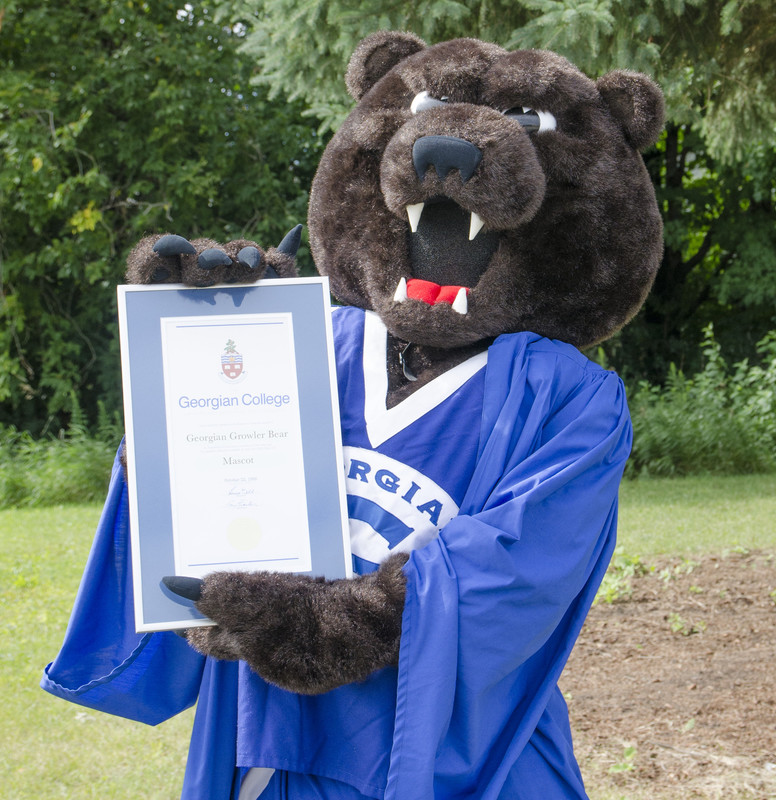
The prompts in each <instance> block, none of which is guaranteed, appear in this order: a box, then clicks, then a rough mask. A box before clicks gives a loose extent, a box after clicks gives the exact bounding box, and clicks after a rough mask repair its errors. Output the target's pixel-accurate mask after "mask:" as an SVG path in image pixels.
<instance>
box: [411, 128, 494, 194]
mask: <svg viewBox="0 0 776 800" xmlns="http://www.w3.org/2000/svg"><path fill="white" fill-rule="evenodd" d="M480 161H482V150H480V148H479V147H477V146H476V145H473V144H472V143H471V142H467V141H466V140H465V139H459V138H458V137H457V136H421V137H420V139H416V141H415V144H414V145H412V163H413V164H414V166H415V172H417V174H418V178H420V180H423V178H424V177H425V176H426V170H427V169H428V168H429V167H431V166H433V167H434V169H435V170H436V174H437V177H438V178H439V179H440V180H444V179H445V178H446V177H447V174H448V173H449V172H450V170H451V169H457V170H458V172H459V173H460V175H461V181H462V182H463V183H466V181H468V180H469V178H471V176H472V175H473V174H474V170H475V169H477V165H478V164H479V163H480Z"/></svg>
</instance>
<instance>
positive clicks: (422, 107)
mask: <svg viewBox="0 0 776 800" xmlns="http://www.w3.org/2000/svg"><path fill="white" fill-rule="evenodd" d="M446 105H447V98H446V97H442V98H441V99H439V100H437V98H436V97H432V96H431V95H430V94H429V93H428V92H425V91H424V92H421V93H420V94H416V95H415V97H413V98H412V103H411V104H410V111H411V112H412V113H413V114H417V113H418V112H419V111H427V110H428V109H429V108H434V107H436V106H446Z"/></svg>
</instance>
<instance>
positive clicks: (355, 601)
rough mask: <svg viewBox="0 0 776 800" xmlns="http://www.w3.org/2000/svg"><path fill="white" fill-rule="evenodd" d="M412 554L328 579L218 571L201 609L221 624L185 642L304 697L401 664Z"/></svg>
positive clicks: (210, 580) (207, 586) (199, 604)
mask: <svg viewBox="0 0 776 800" xmlns="http://www.w3.org/2000/svg"><path fill="white" fill-rule="evenodd" d="M407 558H408V556H407V555H406V554H403V553H399V554H396V555H394V556H391V557H390V558H389V559H388V560H387V561H386V562H385V563H383V565H382V566H381V567H380V569H379V570H378V571H377V572H373V573H371V574H370V575H364V576H362V577H360V578H357V579H355V580H337V581H328V582H327V581H324V580H323V579H320V578H319V579H313V578H309V577H305V576H302V575H286V574H281V573H273V572H215V573H213V574H212V575H209V576H208V577H207V578H206V579H205V582H204V586H203V590H202V599H201V600H199V601H198V602H197V607H198V608H199V609H200V610H201V611H202V612H203V613H204V614H207V616H208V617H210V619H212V620H213V621H215V622H217V623H218V627H215V628H194V629H192V630H189V631H188V633H187V638H188V640H189V642H190V643H191V644H192V645H193V646H194V647H195V648H196V649H197V650H199V651H201V652H203V653H205V654H208V655H212V656H215V657H216V658H221V659H242V660H243V661H246V662H247V663H248V664H249V665H250V666H251V668H252V669H254V670H255V671H256V672H257V673H258V674H259V675H261V676H262V677H263V678H264V679H265V680H267V681H269V682H270V683H274V684H276V685H277V686H280V687H282V688H283V689H288V690H289V691H292V692H300V693H302V694H316V693H319V692H326V691H329V690H330V689H334V688H335V687H337V686H341V685H342V684H343V683H351V682H353V681H360V680H364V678H366V677H367V676H368V675H370V674H371V673H372V672H374V671H375V670H377V669H380V668H381V667H385V666H389V665H395V664H397V663H398V659H399V638H400V636H401V614H402V609H403V607H404V592H405V587H406V580H405V578H404V574H403V572H402V567H403V566H404V564H405V563H406V562H407Z"/></svg>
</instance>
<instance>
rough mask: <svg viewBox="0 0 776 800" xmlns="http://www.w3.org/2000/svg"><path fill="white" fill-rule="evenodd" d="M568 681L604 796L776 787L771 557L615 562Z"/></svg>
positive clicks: (775, 790)
mask: <svg viewBox="0 0 776 800" xmlns="http://www.w3.org/2000/svg"><path fill="white" fill-rule="evenodd" d="M605 586H606V587H608V590H607V597H608V600H609V601H610V602H606V601H600V602H599V603H598V604H597V605H595V606H594V607H593V609H592V610H591V612H590V615H589V617H588V619H587V622H586V623H585V627H584V629H583V631H582V634H581V636H580V638H579V641H578V643H577V646H576V648H575V649H574V652H573V653H572V656H571V659H570V661H569V664H568V666H567V668H566V671H565V672H564V675H563V679H562V680H561V688H562V689H563V692H564V694H565V695H566V698H567V700H568V703H569V710H570V713H571V720H572V728H573V730H574V738H575V750H576V753H577V758H578V759H579V761H580V765H581V766H582V770H583V774H584V776H585V781H586V784H587V788H588V791H589V793H590V796H591V798H593V800H598V798H623V797H627V798H628V800H630V798H642V797H643V798H666V799H667V798H671V800H673V799H674V798H679V797H681V798H682V799H683V800H686V799H689V798H704V800H705V799H706V798H709V799H712V798H713V800H723V799H724V800H732V798H741V799H743V798H747V799H749V798H751V799H752V800H774V798H776V557H775V556H774V554H773V553H765V552H745V553H730V554H727V555H725V556H716V557H702V558H698V559H697V560H682V559H674V560H663V561H657V560H656V561H654V562H650V563H649V564H648V565H644V564H641V563H638V562H636V563H634V562H633V561H625V562H622V561H620V562H619V563H617V562H616V563H615V568H614V569H613V570H612V571H610V574H609V576H608V578H607V584H605Z"/></svg>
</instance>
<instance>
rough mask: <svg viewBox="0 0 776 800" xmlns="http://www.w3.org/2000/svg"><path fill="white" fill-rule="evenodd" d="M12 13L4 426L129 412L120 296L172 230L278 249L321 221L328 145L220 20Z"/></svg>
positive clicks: (2, 157) (6, 123)
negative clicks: (145, 241) (124, 400)
mask: <svg viewBox="0 0 776 800" xmlns="http://www.w3.org/2000/svg"><path fill="white" fill-rule="evenodd" d="M181 5H182V4H179V3H174V2H170V1H169V0H162V2H155V3H150V2H144V1H142V0H114V1H113V2H108V3H106V2H98V0H84V2H81V3H78V4H77V5H74V4H69V3H64V4H63V3H54V2H52V1H51V0H47V1H46V2H41V3H37V4H26V3H14V2H12V3H6V4H5V6H4V9H3V12H4V13H3V17H2V22H1V23H0V24H1V25H2V27H1V28H0V58H2V61H3V63H4V65H5V67H4V71H3V81H2V85H0V206H1V207H2V215H0V240H2V250H1V251H0V290H1V292H2V293H1V295H0V404H2V405H0V422H5V423H9V422H14V423H15V424H17V425H21V426H23V427H25V428H32V429H38V430H40V427H41V426H42V425H43V424H44V423H45V422H46V420H48V421H49V424H55V425H57V426H59V425H62V424H65V423H66V422H67V417H68V412H69V408H70V397H71V394H72V392H73V391H75V392H76V394H77V396H78V399H79V402H80V403H81V405H82V406H83V408H84V410H85V412H86V413H87V416H88V417H89V419H91V420H93V419H94V418H95V416H96V408H97V399H98V398H102V399H103V400H104V401H105V402H106V404H108V405H109V406H111V407H114V408H117V407H119V406H120V396H119V391H120V379H119V374H118V354H117V343H116V328H115V285H116V283H119V282H120V281H121V278H122V275H123V271H124V260H125V256H126V254H127V252H128V250H129V248H130V247H131V246H132V245H133V244H134V243H135V242H136V241H137V240H138V239H139V238H140V237H141V236H143V235H144V234H146V233H151V232H154V231H162V230H172V231H176V232H178V231H179V232H181V233H184V234H186V235H189V236H197V235H209V236H212V237H213V238H216V239H221V240H223V239H225V238H234V237H236V236H241V235H246V236H248V237H250V238H255V239H256V240H258V241H259V242H260V243H262V244H265V245H271V244H277V242H278V241H279V240H280V238H281V237H282V236H283V234H284V233H285V232H286V231H287V230H288V229H289V228H290V227H291V226H292V225H293V224H295V223H297V222H299V221H302V220H304V218H305V215H306V198H307V194H306V193H307V188H308V186H309V183H310V180H311V175H312V172H313V170H314V167H315V164H316V162H317V158H318V150H319V149H320V147H321V144H322V142H321V140H320V137H318V136H317V135H316V134H315V132H314V130H313V129H312V128H311V127H310V125H308V124H304V123H303V121H302V120H301V106H300V105H299V104H293V103H287V102H285V101H283V102H275V103H272V102H269V101H268V100H267V99H266V95H265V93H264V92H263V91H261V90H259V89H257V88H256V87H251V85H250V79H251V75H252V73H253V70H254V65H253V62H252V61H251V59H250V58H249V57H247V56H245V55H241V54H239V53H238V52H237V45H238V44H239V42H240V36H239V31H237V32H236V31H235V30H233V29H232V28H228V27H223V26H222V25H220V24H218V23H217V22H215V20H214V19H213V16H212V14H211V12H210V11H209V10H208V9H207V8H204V7H199V6H198V7H197V8H196V9H194V8H193V7H191V6H186V7H185V8H183V9H181Z"/></svg>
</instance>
